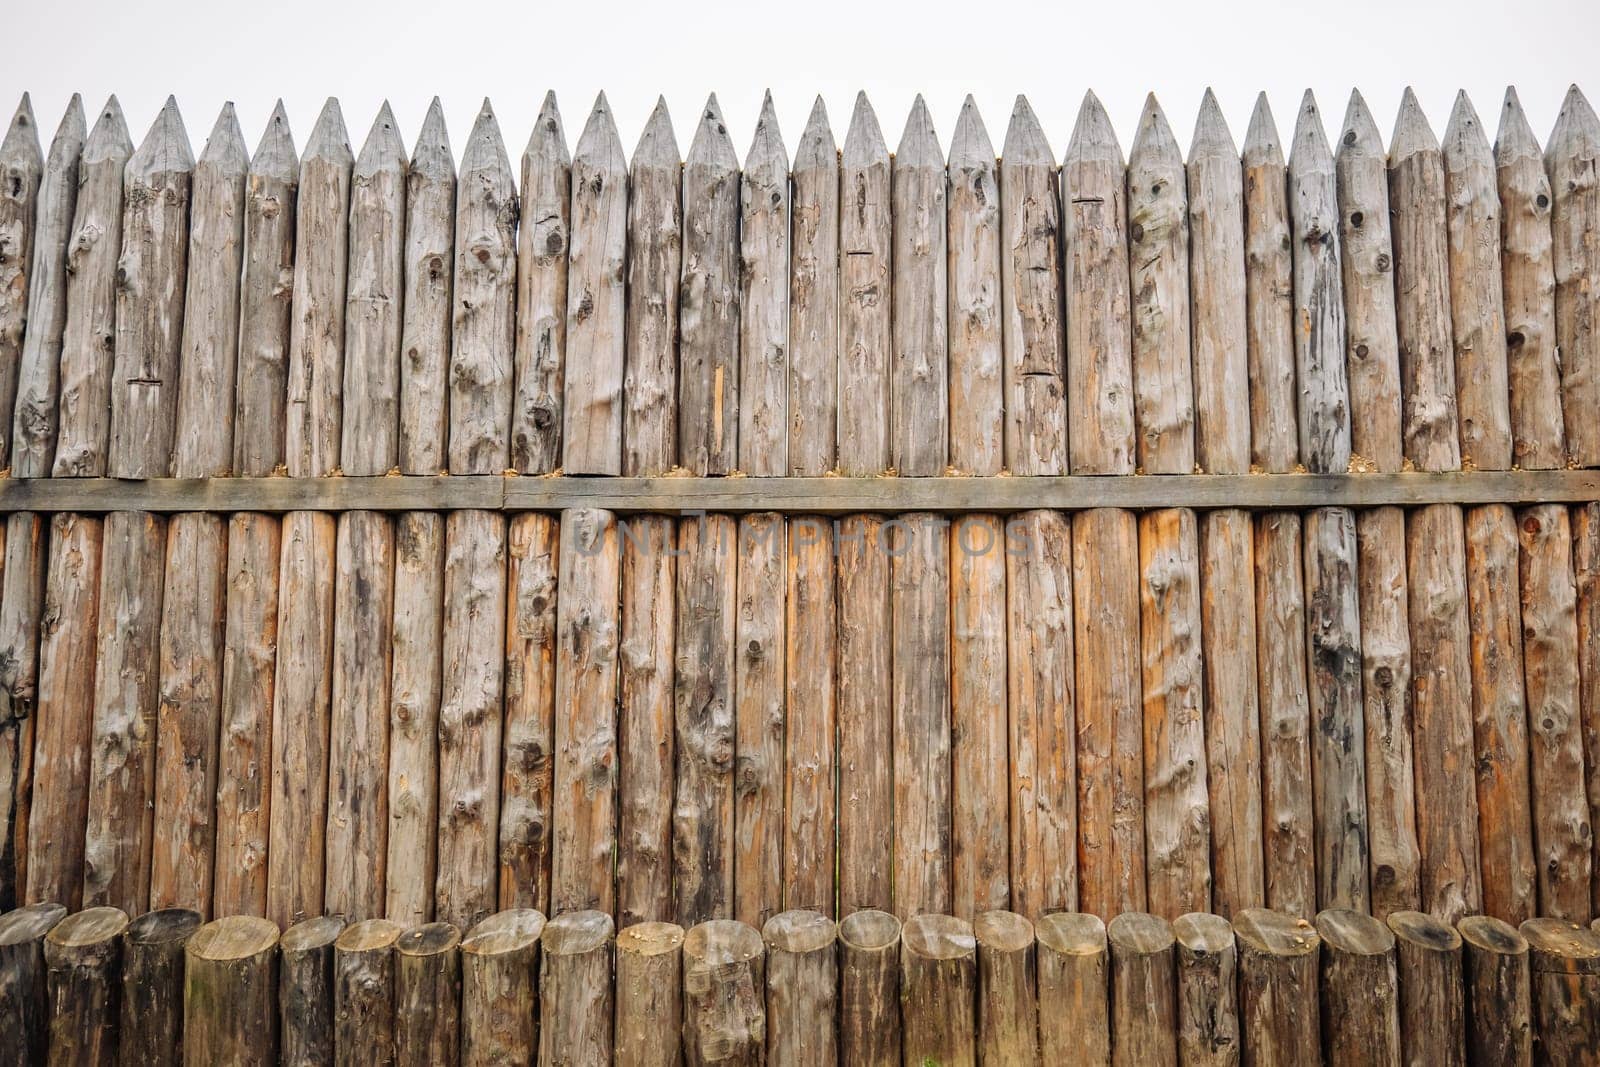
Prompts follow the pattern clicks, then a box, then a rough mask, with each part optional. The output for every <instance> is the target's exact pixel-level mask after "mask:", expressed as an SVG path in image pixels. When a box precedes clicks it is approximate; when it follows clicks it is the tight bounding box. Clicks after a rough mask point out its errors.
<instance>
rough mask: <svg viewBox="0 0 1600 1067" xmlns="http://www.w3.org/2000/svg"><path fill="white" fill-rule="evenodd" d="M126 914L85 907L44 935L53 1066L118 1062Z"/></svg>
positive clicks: (101, 908)
mask: <svg viewBox="0 0 1600 1067" xmlns="http://www.w3.org/2000/svg"><path fill="white" fill-rule="evenodd" d="M127 929H128V916H127V913H126V912H124V911H122V909H120V908H110V907H99V908H87V909H85V910H83V911H80V912H77V913H75V914H73V915H69V916H67V917H66V918H65V919H62V920H61V921H60V922H59V923H57V924H56V925H55V927H54V928H53V929H51V931H50V932H49V933H48V934H47V935H45V940H44V961H45V967H46V968H47V973H48V982H49V989H50V1055H49V1059H48V1060H47V1061H45V1062H47V1063H48V1064H49V1065H50V1067H80V1065H84V1067H87V1065H110V1064H113V1063H116V1062H117V1036H118V1035H117V1026H118V1021H119V1019H118V1014H119V1000H120V998H121V993H122V950H123V934H124V933H125V932H126V931H127Z"/></svg>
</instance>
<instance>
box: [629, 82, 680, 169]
mask: <svg viewBox="0 0 1600 1067" xmlns="http://www.w3.org/2000/svg"><path fill="white" fill-rule="evenodd" d="M679 162H680V160H679V158H678V136H677V134H676V133H675V132H674V131H673V129H672V114H671V112H669V111H668V110H667V98H666V97H664V96H660V97H657V98H656V106H655V108H654V110H652V111H651V112H650V117H649V118H648V119H646V120H645V124H644V130H643V132H641V133H640V134H639V143H638V144H637V145H636V146H635V147H634V149H633V167H634V169H635V170H638V169H640V168H643V167H655V168H676V167H677V166H678V163H679Z"/></svg>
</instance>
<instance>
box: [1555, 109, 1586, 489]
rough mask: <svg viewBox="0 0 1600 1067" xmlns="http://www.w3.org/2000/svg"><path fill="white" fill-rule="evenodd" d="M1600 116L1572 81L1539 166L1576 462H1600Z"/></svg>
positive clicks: (1565, 406) (1570, 448) (1571, 454)
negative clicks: (1599, 232) (1598, 309)
mask: <svg viewBox="0 0 1600 1067" xmlns="http://www.w3.org/2000/svg"><path fill="white" fill-rule="evenodd" d="M1597 159H1600V118H1597V117H1596V116H1595V113H1594V108H1592V107H1590V106H1589V101H1588V100H1586V99H1585V98H1584V95H1583V93H1582V92H1580V91H1579V89H1578V87H1577V86H1576V85H1574V86H1572V88H1570V89H1568V90H1567V96H1566V99H1564V100H1563V101H1562V102H1561V110H1560V112H1559V113H1558V114H1557V115H1556V125H1555V128H1554V129H1553V130H1551V131H1550V137H1549V139H1548V140H1546V141H1545V153H1544V166H1545V171H1546V172H1547V173H1548V174H1549V176H1550V190H1551V194H1552V197H1553V199H1554V205H1553V206H1552V208H1551V213H1550V234H1551V241H1552V246H1553V247H1552V253H1553V254H1552V264H1553V266H1554V269H1555V285H1556V301H1555V303H1556V315H1555V321H1556V334H1555V339H1556V351H1557V352H1559V353H1561V406H1562V411H1563V414H1564V416H1565V420H1566V426H1567V459H1568V462H1570V463H1572V464H1574V465H1576V466H1579V467H1594V466H1600V424H1597V423H1596V421H1595V419H1594V411H1595V408H1596V406H1600V319H1597V316H1596V314H1595V303H1594V294H1595V292H1596V291H1600V249H1596V248H1595V247H1594V241H1593V239H1592V237H1591V235H1592V234H1593V233H1594V231H1595V227H1596V225H1600V184H1597V183H1596V182H1595V180H1594V171H1595V161H1596V160H1597Z"/></svg>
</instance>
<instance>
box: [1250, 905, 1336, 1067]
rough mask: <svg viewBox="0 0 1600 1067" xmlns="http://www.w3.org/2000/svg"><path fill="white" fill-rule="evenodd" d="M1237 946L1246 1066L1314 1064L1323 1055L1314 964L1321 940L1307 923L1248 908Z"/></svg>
mask: <svg viewBox="0 0 1600 1067" xmlns="http://www.w3.org/2000/svg"><path fill="white" fill-rule="evenodd" d="M1233 929H1234V934H1235V936H1236V937H1237V939H1238V946H1239V1023H1240V1030H1241V1031H1242V1036H1243V1038H1244V1042H1243V1044H1244V1054H1245V1058H1246V1060H1247V1061H1248V1062H1250V1063H1259V1064H1268V1063H1281V1064H1292V1063H1306V1062H1314V1061H1315V1060H1316V1059H1317V1057H1318V1055H1319V1053H1320V1052H1321V1048H1322V1042H1321V1035H1320V1033H1319V1015H1320V1012H1319V1007H1318V995H1317V994H1318V989H1317V977H1318V975H1317V964H1318V958H1319V956H1320V955H1321V952H1320V950H1321V947H1322V938H1321V936H1320V935H1319V934H1318V933H1317V930H1316V928H1315V927H1313V926H1312V925H1311V924H1310V923H1309V922H1307V921H1306V920H1305V919H1298V918H1295V917H1293V916H1290V915H1285V914H1284V913H1283V912H1279V911H1267V910H1265V909H1263V908H1246V909H1245V910H1244V911H1243V912H1241V913H1240V914H1239V915H1237V916H1235V917H1234V920H1233Z"/></svg>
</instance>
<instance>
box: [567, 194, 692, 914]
mask: <svg viewBox="0 0 1600 1067" xmlns="http://www.w3.org/2000/svg"><path fill="white" fill-rule="evenodd" d="M673 202H674V204H676V202H677V201H676V200H674V201H673ZM674 211H676V209H674ZM673 239H674V241H676V239H677V238H676V231H674V238H673ZM674 275H676V269H674ZM669 291H675V290H669ZM619 535H620V540H621V554H622V559H621V563H620V566H621V572H622V597H621V599H622V618H621V623H620V633H619V635H618V636H617V637H616V641H617V650H616V675H617V678H616V679H615V680H613V682H612V683H611V684H612V685H613V686H616V685H617V684H618V682H620V687H621V692H620V701H621V702H620V707H619V709H618V721H617V726H616V734H617V739H618V746H617V747H618V753H617V775H616V777H617V787H616V788H617V796H616V801H615V803H616V807H617V810H618V838H617V840H618V846H617V849H618V851H617V905H616V907H617V914H618V916H619V918H620V921H621V922H622V923H625V924H632V923H635V922H650V921H656V920H657V919H658V918H659V917H661V916H666V915H671V914H672V913H673V912H672V868H671V865H670V864H669V863H668V862H667V857H668V856H669V855H670V853H671V848H672V845H671V842H672V798H673V788H674V787H673V774H674V767H675V765H676V747H677V746H676V743H675V741H676V738H675V736H674V735H675V727H674V721H673V702H672V686H673V651H674V636H675V635H674V625H675V623H676V620H677V609H676V602H675V601H676V592H675V590H676V582H677V568H676V563H677V560H676V556H677V552H676V532H675V525H674V522H673V520H672V519H670V518H668V517H666V516H662V515H636V516H630V517H629V518H628V521H627V524H626V525H624V526H621V527H620V528H619ZM569 595H570V594H569ZM614 625H615V624H614ZM562 632H563V633H565V630H563V631H562ZM607 825H608V826H609V824H607ZM597 829H600V827H597ZM602 836H605V835H602ZM595 875H596V877H597V878H600V879H601V880H602V881H603V872H600V871H598V870H597V871H596V872H595Z"/></svg>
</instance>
